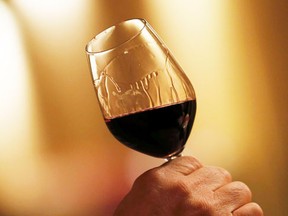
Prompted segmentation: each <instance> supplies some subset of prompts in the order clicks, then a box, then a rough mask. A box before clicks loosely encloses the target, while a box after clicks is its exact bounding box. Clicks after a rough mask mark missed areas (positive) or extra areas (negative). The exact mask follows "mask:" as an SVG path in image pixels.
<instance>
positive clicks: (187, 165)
mask: <svg viewBox="0 0 288 216" xmlns="http://www.w3.org/2000/svg"><path fill="white" fill-rule="evenodd" d="M201 167H203V165H202V164H201V163H200V162H199V161H198V160H197V159H196V158H194V157H191V156H189V157H188V156H182V157H178V158H175V159H173V160H172V161H169V162H167V163H165V164H163V165H162V166H161V168H163V169H166V170H167V172H176V173H180V174H183V175H189V174H191V173H193V172H194V171H196V170H198V169H200V168H201Z"/></svg>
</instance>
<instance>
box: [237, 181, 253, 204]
mask: <svg viewBox="0 0 288 216" xmlns="http://www.w3.org/2000/svg"><path fill="white" fill-rule="evenodd" d="M233 191H234V192H235V193H237V192H238V193H241V194H243V195H244V196H245V197H247V198H249V200H250V199H251V198H252V192H251V190H250V188H249V187H248V186H247V185H246V184H244V183H243V182H240V181H235V182H234V189H233Z"/></svg>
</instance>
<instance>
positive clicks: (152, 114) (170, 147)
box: [106, 100, 196, 158]
mask: <svg viewBox="0 0 288 216" xmlns="http://www.w3.org/2000/svg"><path fill="white" fill-rule="evenodd" d="M195 113H196V101H195V100H190V101H185V102H183V103H179V104H173V105H170V106H165V107H159V108H156V109H151V110H145V111H143V112H138V113H133V114H130V115H125V116H122V117H117V118H114V119H108V120H106V124H107V126H108V128H109V130H110V131H111V133H112V134H113V135H114V136H115V137H116V138H117V139H118V140H119V141H120V142H121V143H123V144H125V145H126V146H128V147H130V148H132V149H134V150H137V151H139V152H142V153H145V154H148V155H151V156H154V157H162V158H165V157H170V156H171V155H175V154H177V153H179V152H181V151H182V150H183V148H184V145H185V143H186V141H187V139H188V137H189V134H190V131H191V128H192V125H193V122H194V117H195Z"/></svg>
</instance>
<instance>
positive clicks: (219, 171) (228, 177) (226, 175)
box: [213, 167, 232, 182]
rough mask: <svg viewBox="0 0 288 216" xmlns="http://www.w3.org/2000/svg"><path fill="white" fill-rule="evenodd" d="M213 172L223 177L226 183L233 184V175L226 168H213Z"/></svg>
mask: <svg viewBox="0 0 288 216" xmlns="http://www.w3.org/2000/svg"><path fill="white" fill-rule="evenodd" d="M213 172H214V173H215V174H216V175H218V176H221V177H222V178H223V179H225V181H226V182H231V181H232V176H231V174H230V173H229V172H228V171H227V170H226V169H224V168H221V167H213Z"/></svg>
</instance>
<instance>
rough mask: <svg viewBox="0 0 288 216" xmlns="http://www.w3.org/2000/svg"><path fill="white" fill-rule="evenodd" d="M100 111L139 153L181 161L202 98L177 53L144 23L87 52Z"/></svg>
mask: <svg viewBox="0 0 288 216" xmlns="http://www.w3.org/2000/svg"><path fill="white" fill-rule="evenodd" d="M86 53H87V56H88V60H89V65H90V69H91V74H92V79H93V83H94V86H95V90H96V95H97V98H98V102H99V104H100V108H101V111H102V114H103V117H104V120H105V122H106V125H107V126H108V128H109V130H110V132H111V133H112V134H113V135H114V137H115V138H117V139H118V140H119V141H120V142H121V143H123V144H124V145H126V146H128V147H130V148H132V149H134V150H137V151H139V152H142V153H145V154H148V155H151V156H154V157H160V158H166V159H167V160H170V159H172V158H174V157H177V156H180V155H181V152H182V151H183V149H184V146H185V143H186V141H187V139H188V137H189V134H190V131H191V128H192V125H193V122H194V117H195V113H196V96H195V92H194V89H193V87H192V84H191V83H190V81H189V79H188V78H187V76H186V75H185V73H184V72H183V70H182V69H181V67H180V66H179V64H178V63H177V62H176V60H175V58H174V57H173V56H172V54H171V51H169V49H168V48H167V47H166V45H165V44H164V42H163V41H162V40H161V39H160V37H159V36H158V35H157V33H156V32H155V30H153V28H152V27H151V26H150V25H149V23H148V22H147V21H146V20H144V19H130V20H126V21H123V22H121V23H119V24H117V25H114V26H112V27H109V28H108V29H106V30H104V31H102V32H101V33H99V34H98V35H97V36H96V37H94V38H93V39H92V40H91V41H90V42H89V43H88V44H87V46H86Z"/></svg>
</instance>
